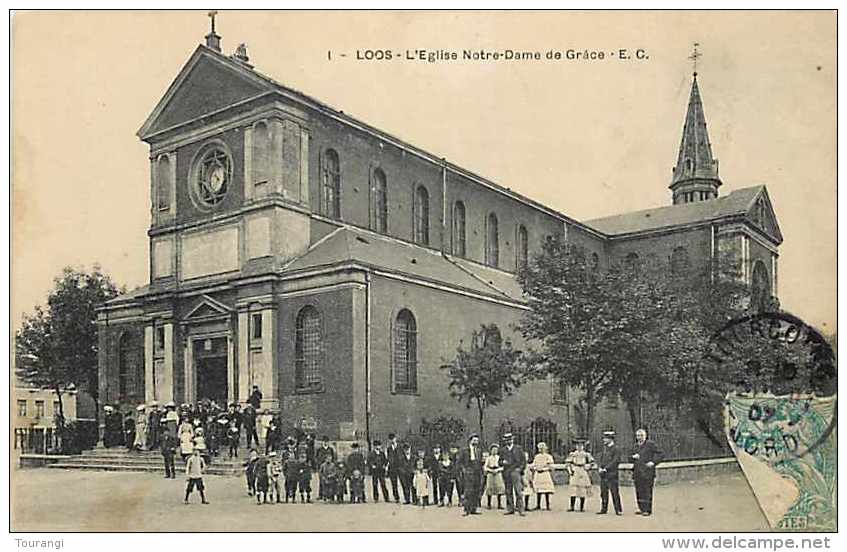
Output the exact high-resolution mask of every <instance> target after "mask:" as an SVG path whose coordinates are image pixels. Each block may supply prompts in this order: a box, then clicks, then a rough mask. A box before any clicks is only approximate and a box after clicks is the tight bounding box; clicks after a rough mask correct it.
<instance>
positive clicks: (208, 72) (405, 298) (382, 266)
mask: <svg viewBox="0 0 847 552" xmlns="http://www.w3.org/2000/svg"><path fill="white" fill-rule="evenodd" d="M138 136H139V137H140V138H141V139H142V140H143V141H144V142H146V143H147V144H148V145H149V147H150V156H149V158H150V175H151V178H150V184H149V185H150V198H151V202H150V217H151V220H150V228H149V231H148V235H149V238H150V240H149V243H150V281H149V283H148V284H147V285H145V286H142V287H141V288H139V289H136V290H134V291H132V292H130V293H127V294H125V295H122V296H120V297H118V298H116V299H114V300H112V301H110V302H109V303H107V304H105V305H104V306H102V307H101V308H100V309H99V311H98V326H99V339H100V343H99V344H100V359H99V385H100V389H99V392H100V397H101V401H103V402H109V403H119V404H125V405H126V406H127V407H130V406H135V405H137V404H139V403H141V402H148V403H149V402H151V401H153V400H156V401H159V402H160V403H162V402H167V401H170V400H174V401H176V402H177V403H180V402H189V403H190V402H195V401H197V400H200V399H202V398H210V399H215V400H217V401H218V402H219V403H223V402H231V401H239V402H245V401H246V399H247V397H248V395H249V393H250V390H251V388H252V386H253V385H258V386H259V388H260V389H261V390H262V392H263V394H264V400H263V407H265V408H268V409H271V410H274V411H281V412H282V413H283V416H285V417H287V418H288V419H297V420H302V419H308V420H310V421H311V422H310V423H311V424H313V427H315V426H316V430H317V431H318V432H319V433H320V434H327V435H329V436H330V437H331V438H332V439H340V440H351V439H367V438H368V437H369V436H370V437H372V436H374V435H384V434H385V433H387V432H389V431H397V432H398V433H403V432H405V431H407V430H412V431H414V430H415V428H417V427H418V425H419V424H420V421H421V419H423V418H429V419H432V418H434V417H437V416H439V415H454V416H458V417H463V418H465V419H466V420H467V421H468V423H469V425H470V426H473V425H474V423H475V422H474V420H475V415H474V413H473V412H472V411H468V410H466V409H465V408H464V407H463V406H462V405H460V404H459V403H457V402H456V401H455V400H453V399H451V398H450V397H449V395H448V393H447V381H446V376H445V374H444V373H443V370H441V366H442V365H444V364H445V363H447V362H448V361H449V360H450V359H451V358H452V357H453V356H454V354H455V350H456V348H457V347H458V346H459V344H460V343H461V342H464V343H467V342H468V340H469V339H470V337H471V334H472V332H473V331H474V330H476V329H478V328H479V326H480V325H481V324H490V323H495V324H497V325H498V327H499V328H500V329H501V331H502V332H503V334H504V337H508V338H510V339H512V341H513V342H514V343H515V345H516V346H517V347H520V346H521V345H522V340H521V337H520V336H519V335H512V331H511V329H510V328H511V325H512V324H513V323H515V322H517V321H518V320H519V319H520V317H521V316H522V314H523V313H524V312H525V310H526V306H525V304H524V302H523V300H522V293H521V289H520V286H519V285H518V284H517V282H516V279H515V273H516V271H517V270H518V269H519V268H520V267H521V266H522V265H523V264H524V263H526V262H527V259H530V258H531V257H532V256H533V255H534V254H536V253H537V252H538V251H539V249H540V245H541V243H542V241H543V239H544V238H545V237H546V236H549V235H552V234H556V233H558V234H564V235H566V237H567V240H569V241H570V242H571V243H573V244H577V245H580V246H582V247H583V248H584V249H585V250H586V251H587V252H588V254H589V256H590V258H591V259H592V262H593V263H595V264H597V265H598V266H600V267H604V266H608V265H610V264H611V263H616V262H621V261H623V260H626V259H627V258H629V259H630V260H632V259H634V258H636V257H645V258H646V257H647V256H651V257H653V256H655V258H657V259H662V260H664V259H667V262H668V263H670V261H671V259H672V258H674V257H676V258H678V257H679V256H685V258H688V259H690V260H691V261H692V262H695V261H698V260H706V259H710V258H713V257H714V256H715V255H718V254H720V253H721V252H724V251H731V252H733V253H734V254H735V255H736V256H737V258H738V259H739V260H740V261H741V266H742V267H743V268H742V271H743V275H742V277H743V278H744V279H745V280H746V281H747V282H749V283H750V284H751V285H755V286H758V287H759V288H760V289H761V290H763V291H764V292H766V293H768V294H772V295H776V284H777V259H778V247H779V245H780V243H781V242H782V235H781V233H780V230H779V226H778V224H777V222H776V217H775V215H774V212H773V209H772V207H771V204H770V200H769V198H768V193H767V190H766V189H765V187H764V186H755V187H749V188H740V189H735V190H734V191H732V192H730V193H728V194H725V195H720V194H719V190H718V189H719V187H720V186H721V185H722V183H721V180H720V178H719V176H718V163H717V160H715V159H714V158H713V156H712V151H711V144H710V143H709V139H708V133H707V130H706V123H705V117H704V115H703V107H702V102H701V98H700V92H699V88H698V83H697V76H696V73H695V77H694V81H693V84H692V90H691V96H690V100H689V105H688V111H687V114H686V118H685V125H684V128H683V137H682V143H681V145H680V151H679V157H678V159H677V163H676V165H675V167H674V169H673V177H672V181H671V186H670V189H671V195H672V204H671V205H668V206H666V207H660V208H656V209H649V210H646V211H638V212H633V213H626V214H623V215H619V216H614V217H607V218H603V219H597V220H593V221H577V220H574V219H572V218H570V217H568V216H567V215H565V214H562V213H559V212H557V211H555V210H553V209H550V208H548V207H545V206H543V205H541V204H539V203H537V202H535V201H533V200H531V199H529V198H526V197H523V196H521V195H520V194H518V193H516V192H514V191H512V190H510V189H508V188H506V187H504V186H501V185H498V184H496V183H494V182H491V181H489V180H486V179H484V178H482V177H480V176H477V175H475V174H473V173H472V172H470V171H468V170H466V169H463V168H461V167H459V166H457V165H454V164H453V163H451V162H448V161H446V160H444V159H441V158H438V157H436V156H434V155H432V154H430V153H428V152H426V151H424V150H422V149H420V148H417V147H415V146H414V145H412V144H409V143H406V142H404V141H402V140H400V139H398V138H396V137H394V136H392V135H390V134H388V133H386V132H383V131H381V130H379V129H376V128H374V127H371V126H370V125H368V124H367V123H365V122H362V121H359V120H356V119H354V118H352V117H350V116H348V115H346V114H344V113H343V112H342V111H337V110H335V109H333V108H331V107H329V106H327V105H325V104H323V103H321V102H319V101H318V100H315V99H313V98H311V97H309V96H306V95H304V94H302V93H300V92H298V91H295V90H292V89H290V88H288V87H286V86H284V85H282V84H280V83H278V82H276V81H274V80H272V79H270V78H268V77H266V76H264V75H262V74H260V73H259V72H257V71H256V70H255V69H254V68H253V66H252V65H251V64H250V63H249V60H248V58H247V55H246V51H245V50H244V49H242V48H239V50H238V51H237V52H236V54H234V55H232V56H227V55H224V54H222V53H221V51H220V39H219V37H218V36H217V35H215V34H214V32H212V33H211V34H210V35H209V36H207V42H206V44H205V45H200V46H199V47H198V48H197V49H196V51H195V52H194V53H193V55H192V56H191V57H190V59H189V60H188V62H187V63H186V64H185V66H184V67H183V69H182V71H181V72H180V73H179V75H178V76H177V77H176V79H175V80H174V82H173V84H172V85H171V86H170V88H169V89H168V90H167V92H166V93H165V96H164V97H163V98H162V99H161V101H160V102H159V104H158V105H157V106H156V108H155V109H154V111H153V113H152V114H151V115H150V116H149V118H148V119H147V121H146V122H145V123H144V125H143V126H142V127H141V129H140V130H139V131H138ZM662 262H664V261H662ZM573 402H574V401H569V400H568V394H567V390H566V389H564V388H563V387H562V386H560V385H557V384H556V382H550V381H548V382H543V381H539V382H535V383H531V384H529V385H526V386H525V387H523V388H521V389H520V391H519V392H518V393H517V394H516V395H515V396H514V397H510V398H509V399H508V400H506V401H505V402H504V403H503V405H501V406H499V407H497V408H495V409H491V410H490V411H489V412H488V413H487V418H488V420H490V423H491V424H492V426H493V425H496V424H497V423H499V421H500V420H501V419H504V418H512V419H520V420H527V419H531V418H535V417H538V416H541V417H545V418H550V419H553V420H555V421H557V422H560V423H561V422H566V423H567V421H569V420H571V417H572V416H573V414H574V413H573V408H574V405H573ZM568 425H572V424H568ZM560 427H561V426H560Z"/></svg>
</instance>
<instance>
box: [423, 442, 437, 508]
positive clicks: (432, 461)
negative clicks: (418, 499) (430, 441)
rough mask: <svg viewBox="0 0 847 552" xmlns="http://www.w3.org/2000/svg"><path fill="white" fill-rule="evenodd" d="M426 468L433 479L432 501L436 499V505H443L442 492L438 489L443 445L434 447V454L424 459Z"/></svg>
mask: <svg viewBox="0 0 847 552" xmlns="http://www.w3.org/2000/svg"><path fill="white" fill-rule="evenodd" d="M424 467H425V468H426V470H427V471H428V472H429V476H430V477H431V478H432V495H433V496H431V497H430V500H433V499H434V500H435V502H434V504H441V490H440V489H439V487H438V476H439V473H440V472H441V445H435V446H433V447H432V452H431V453H430V454H428V455H427V456H426V458H425V459H424Z"/></svg>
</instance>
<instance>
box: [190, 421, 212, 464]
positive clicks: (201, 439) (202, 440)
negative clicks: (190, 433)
mask: <svg viewBox="0 0 847 552" xmlns="http://www.w3.org/2000/svg"><path fill="white" fill-rule="evenodd" d="M205 433H206V432H205V431H203V428H202V427H197V428H196V429H195V430H194V448H195V449H196V448H197V447H202V450H203V454H202V456H203V460H205V461H206V464H208V463H209V460H211V458H210V457H209V450H208V449H207V448H206V435H205Z"/></svg>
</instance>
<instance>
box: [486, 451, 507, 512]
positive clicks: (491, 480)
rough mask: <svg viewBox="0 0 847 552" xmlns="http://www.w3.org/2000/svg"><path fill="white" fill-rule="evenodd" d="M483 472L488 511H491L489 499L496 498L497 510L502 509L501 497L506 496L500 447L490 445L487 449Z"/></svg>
mask: <svg viewBox="0 0 847 552" xmlns="http://www.w3.org/2000/svg"><path fill="white" fill-rule="evenodd" d="M488 450H489V452H488V457H487V458H486V459H485V464H484V465H483V468H482V469H483V471H484V472H485V496H486V497H488V509H489V510H490V509H491V497H493V496H496V497H497V509H498V510H502V509H503V502H502V501H503V499H502V497H503V495H505V494H506V482H505V481H503V466H501V465H500V447H499V446H497V444H493V445H491V448H489V449H488Z"/></svg>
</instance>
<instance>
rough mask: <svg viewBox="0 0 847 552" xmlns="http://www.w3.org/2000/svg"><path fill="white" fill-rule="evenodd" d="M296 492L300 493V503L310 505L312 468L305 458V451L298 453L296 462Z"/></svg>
mask: <svg viewBox="0 0 847 552" xmlns="http://www.w3.org/2000/svg"><path fill="white" fill-rule="evenodd" d="M297 490H298V491H299V492H300V503H301V504H302V503H304V502H305V503H307V504H311V503H312V466H311V464H309V459H308V458H307V456H306V451H303V452H301V453H300V457H299V460H298V462H297Z"/></svg>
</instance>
